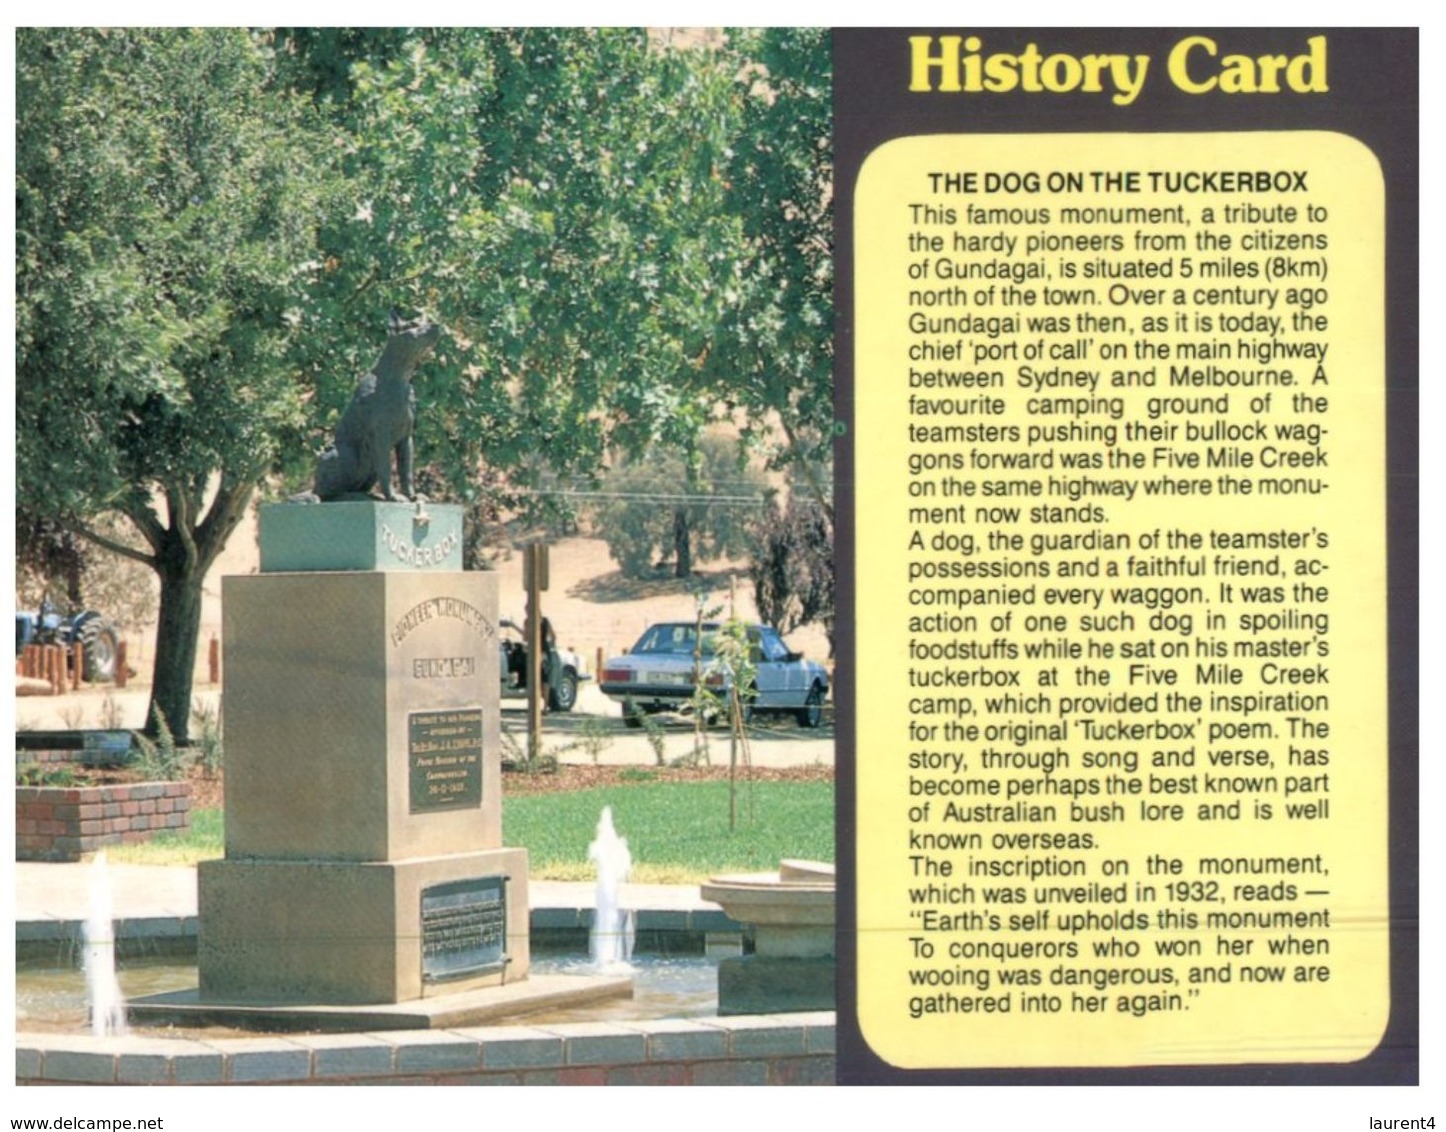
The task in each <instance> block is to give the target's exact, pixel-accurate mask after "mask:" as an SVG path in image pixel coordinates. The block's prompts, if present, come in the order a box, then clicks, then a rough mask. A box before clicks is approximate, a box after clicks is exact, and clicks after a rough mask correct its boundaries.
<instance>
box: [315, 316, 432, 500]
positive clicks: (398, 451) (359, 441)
mask: <svg viewBox="0 0 1446 1132" xmlns="http://www.w3.org/2000/svg"><path fill="white" fill-rule="evenodd" d="M388 331H389V335H388V338H387V344H386V346H385V347H384V348H383V349H382V354H381V357H379V358H378V359H377V361H376V364H375V365H373V366H372V368H371V370H370V372H368V373H366V374H364V375H363V376H362V378H361V380H360V381H358V382H357V387H356V392H355V393H353V394H352V399H351V403H350V404H349V405H347V407H346V411H345V412H344V413H342V416H341V421H340V423H339V424H338V425H337V426H336V440H335V442H334V443H333V444H332V446H331V447H330V448H328V449H327V450H326V451H325V452H323V453H322V454H321V455H320V456H319V457H318V458H317V461H316V475H315V477H314V480H313V487H312V490H311V491H310V492H304V493H302V495H300V496H297V497H296V498H297V499H298V500H306V501H311V500H317V501H320V502H323V503H325V502H331V501H334V500H341V499H358V498H361V499H370V498H375V496H374V495H373V494H372V492H373V489H380V491H381V496H382V498H383V499H388V500H395V501H399V502H406V501H408V500H410V499H411V498H412V494H413V492H412V425H413V423H414V421H415V419H416V409H415V396H414V394H413V392H412V377H413V375H414V374H415V373H416V369H417V366H418V365H420V364H421V363H422V361H424V360H425V359H426V358H427V356H428V355H429V354H431V352H432V350H433V348H434V347H435V346H436V345H437V341H438V340H439V339H440V338H441V337H442V328H441V327H440V326H438V325H436V324H435V323H433V322H430V321H429V320H428V319H427V318H425V317H420V318H416V319H412V320H404V319H402V318H401V317H399V316H398V315H397V314H396V312H393V313H392V315H391V317H390V319H389V320H388ZM393 455H395V456H396V471H397V485H396V489H395V490H393V487H392V457H393Z"/></svg>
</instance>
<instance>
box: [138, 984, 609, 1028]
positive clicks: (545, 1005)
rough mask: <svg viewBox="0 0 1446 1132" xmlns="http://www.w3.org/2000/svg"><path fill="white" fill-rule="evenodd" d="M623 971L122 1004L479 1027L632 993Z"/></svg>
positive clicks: (175, 1022) (272, 1022)
mask: <svg viewBox="0 0 1446 1132" xmlns="http://www.w3.org/2000/svg"><path fill="white" fill-rule="evenodd" d="M632 995H633V980H632V977H631V976H628V975H532V976H530V977H529V978H528V979H527V981H526V982H522V983H512V984H509V985H507V986H500V987H490V988H487V989H483V990H471V991H462V992H458V993H453V994H443V995H439V996H436V997H432V998H424V999H419V1000H417V1001H415V1002H402V1003H391V1004H380V1005H371V1006H335V1005H319V1004H316V1003H289V1004H286V1005H269V1004H268V1005H262V1004H259V1003H251V1002H224V1001H213V1000H211V999H208V998H203V997H202V995H201V992H200V991H199V990H186V991H171V992H168V993H166V994H153V995H146V996H144V997H141V998H136V999H132V1000H130V1001H129V1002H127V1003H126V1013H127V1016H128V1018H129V1020H130V1022H131V1024H132V1025H136V1026H186V1027H190V1026H229V1027H232V1028H234V1029H239V1030H257V1031H272V1032H287V1033H296V1032H313V1033H357V1032H364V1031H370V1030H442V1029H452V1028H455V1027H458V1026H481V1025H487V1024H489V1023H492V1022H501V1021H506V1020H510V1019H513V1018H519V1017H523V1016H525V1015H528V1014H536V1013H539V1012H541V1011H545V1010H547V1011H550V1010H563V1009H567V1008H570V1007H575V1006H586V1005H589V1004H591V1003H595V1002H602V1001H606V1000H610V999H620V998H631V997H632Z"/></svg>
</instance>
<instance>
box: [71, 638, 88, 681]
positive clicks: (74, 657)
mask: <svg viewBox="0 0 1446 1132" xmlns="http://www.w3.org/2000/svg"><path fill="white" fill-rule="evenodd" d="M70 663H71V670H70V687H71V690H72V691H79V690H80V677H81V673H83V672H84V671H85V646H84V645H83V644H81V643H80V642H79V641H76V642H75V644H73V645H71V646H70Z"/></svg>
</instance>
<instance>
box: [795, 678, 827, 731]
mask: <svg viewBox="0 0 1446 1132" xmlns="http://www.w3.org/2000/svg"><path fill="white" fill-rule="evenodd" d="M822 722H823V688H822V687H821V686H820V685H818V684H815V685H814V686H813V687H812V688H810V689H809V690H808V699H806V700H804V701H803V707H801V708H799V709H798V725H799V726H800V727H809V728H812V727H817V726H818V725H819V724H820V723H822Z"/></svg>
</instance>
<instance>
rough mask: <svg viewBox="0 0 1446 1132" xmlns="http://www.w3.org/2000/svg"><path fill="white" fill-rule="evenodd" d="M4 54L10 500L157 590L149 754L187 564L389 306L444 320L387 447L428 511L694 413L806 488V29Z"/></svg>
mask: <svg viewBox="0 0 1446 1132" xmlns="http://www.w3.org/2000/svg"><path fill="white" fill-rule="evenodd" d="M16 61H17V76H16V78H17V81H16V91H17V112H18V114H17V118H18V125H17V137H16V169H17V206H16V207H17V217H16V275H17V278H16V295H17V318H16V340H17V343H16V354H17V396H16V402H17V432H18V435H17V469H18V484H17V491H18V495H19V497H20V499H22V500H23V501H24V503H25V505H26V508H27V510H28V511H30V512H31V513H32V514H34V515H37V516H42V517H46V518H50V519H54V520H56V521H58V522H60V523H62V524H64V525H65V526H67V527H69V528H70V529H74V530H79V531H83V532H88V533H89V534H90V536H91V537H92V538H93V539H94V541H96V542H97V543H98V544H99V545H103V546H106V547H108V548H110V549H112V550H114V551H116V552H117V553H121V554H125V555H127V556H130V557H132V558H136V559H138V560H141V561H145V562H146V563H147V564H148V565H150V566H151V567H152V568H153V569H155V570H156V572H157V574H158V575H159V576H160V578H161V583H162V601H161V607H162V608H161V626H160V640H159V642H158V656H157V671H156V681H155V692H154V702H155V705H156V707H158V708H159V709H160V710H162V711H163V712H164V714H165V716H166V719H167V722H168V723H169V724H170V726H171V727H172V728H173V729H174V730H176V731H177V732H178V733H179V734H182V735H184V733H185V713H186V711H187V710H188V703H189V696H190V666H191V664H192V663H193V661H194V649H195V637H196V633H197V629H198V626H199V620H198V619H199V600H200V585H201V581H202V579H203V578H204V576H205V572H206V570H207V568H208V567H209V566H210V564H211V562H212V561H213V560H214V557H215V555H216V553H218V552H219V550H220V548H221V547H222V546H223V545H224V542H225V539H226V537H227V536H228V535H229V534H230V532H231V530H232V529H233V528H234V526H235V524H236V523H237V521H238V520H239V519H240V517H241V515H242V513H243V511H244V508H245V506H246V505H247V502H248V501H249V499H250V498H251V496H252V494H253V492H254V490H255V489H256V487H257V485H259V484H261V483H262V482H263V481H266V480H267V479H268V477H274V476H276V475H277V474H278V473H280V474H281V475H282V476H283V477H284V478H286V479H288V480H289V482H290V484H291V485H292V486H293V487H296V486H302V485H303V484H302V482H301V481H304V480H305V477H306V475H307V470H308V467H309V464H310V452H311V450H312V449H313V448H316V447H319V446H320V445H321V444H322V443H323V442H324V440H325V439H326V437H327V435H328V434H329V431H330V429H331V428H332V427H333V426H334V423H335V421H336V418H337V417H338V415H339V414H340V411H341V409H342V407H343V406H344V405H345V403H346V401H347V399H348V398H349V397H350V396H351V392H352V389H353V386H354V383H355V380H356V377H357V375H358V374H360V373H362V372H364V371H365V369H366V368H367V367H368V366H369V365H370V364H371V362H372V361H373V359H374V358H375V356H376V354H377V351H378V350H379V348H380V345H381V343H382V340H383V337H384V333H385V318H386V313H387V311H388V309H390V308H393V307H399V308H404V309H411V310H422V311H426V312H427V313H428V314H429V315H431V316H432V317H433V318H434V319H436V320H438V321H440V322H441V323H443V325H445V326H446V328H447V331H448V335H447V339H446V341H445V343H444V344H443V345H442V346H441V347H440V348H439V350H438V352H437V354H436V355H435V356H434V358H433V359H432V360H431V361H429V362H428V363H427V365H426V366H425V367H424V372H423V373H422V375H421V376H420V377H419V378H418V381H417V395H418V401H419V406H420V408H419V420H418V437H417V449H418V453H419V459H421V460H422V461H424V462H427V461H430V462H431V463H432V465H433V467H432V469H431V478H432V479H433V480H434V481H435V480H437V479H443V480H446V481H448V482H449V483H450V484H451V490H452V492H453V493H454V494H455V496H457V497H460V498H475V496H476V495H477V493H478V492H479V491H482V490H487V491H495V490H497V488H498V486H499V485H501V486H504V487H507V488H509V489H510V490H511V491H512V492H513V497H512V501H513V502H515V501H517V500H529V499H530V500H533V501H536V500H539V499H542V500H548V499H550V500H553V501H560V502H561V505H562V506H564V507H566V506H567V494H566V485H567V484H568V483H569V482H571V479H572V478H573V477H577V476H583V477H589V478H592V479H593V480H594V481H596V479H597V477H599V476H600V475H601V474H602V473H603V471H604V470H605V468H606V466H607V464H608V463H609V461H610V460H611V459H612V458H613V456H614V454H617V453H621V454H625V455H631V456H634V457H637V456H641V455H643V454H645V453H650V452H656V451H659V450H660V446H661V448H662V449H670V450H675V451H678V452H680V453H683V454H684V459H685V462H687V466H690V467H691V466H694V465H696V463H697V461H696V460H695V459H690V458H689V456H688V454H689V453H690V452H692V453H696V451H697V445H698V441H699V438H700V437H701V436H702V433H703V430H704V429H705V428H706V427H707V426H708V425H709V424H710V422H713V421H714V420H716V419H717V418H719V417H720V416H724V417H727V418H728V419H730V420H731V421H732V423H733V424H734V425H735V426H738V427H740V428H741V429H742V430H743V433H744V435H745V436H746V437H749V438H751V439H752V440H754V441H755V442H756V443H760V444H768V445H771V446H773V453H772V454H773V455H774V456H776V457H781V458H782V460H781V461H780V462H782V461H786V460H794V461H800V460H801V461H803V462H804V463H806V464H807V465H808V466H810V467H812V468H813V469H814V470H815V474H814V477H813V482H814V483H816V484H817V483H821V477H820V476H819V474H818V473H817V469H819V468H822V467H826V464H825V463H823V461H824V460H825V459H826V453H827V445H828V442H829V438H830V428H831V422H832V404H831V388H832V386H831V341H830V334H831V316H830V309H831V307H830V303H831V298H830V289H831V258H830V249H829V238H830V229H831V223H832V220H831V205H830V201H831V181H830V173H829V168H830V165H829V162H830V153H829V148H828V138H829V119H828V113H829V91H828V66H829V55H828V41H827V37H826V35H824V34H823V33H817V32H782V31H767V32H760V33H730V34H729V35H728V36H726V37H724V38H722V39H720V40H718V41H716V42H712V43H702V44H698V45H694V46H686V47H677V46H664V45H662V44H660V43H659V42H658V41H657V40H656V39H655V38H654V37H650V36H649V35H648V34H647V33H645V32H642V31H639V30H629V29H593V30H588V29H545V28H544V29H520V30H505V31H503V30H485V29H438V30H428V29H368V30H358V29H276V30H271V31H249V32H248V31H244V30H226V29H190V30H187V29H162V30H120V31H100V30H94V29H51V30H47V29H39V30H37V29H20V30H19V31H18V32H17V36H16ZM780 437H781V438H782V443H775V442H776V441H777V440H778V439H779V438H780ZM483 484H486V485H488V486H487V488H485V489H484V488H483V487H482V486H481V485H483ZM554 493H555V494H554ZM820 495H821V497H822V496H824V495H826V492H824V491H823V490H822V489H820ZM106 512H112V513H117V514H120V515H123V516H125V518H126V520H127V521H128V522H129V524H130V526H131V528H132V529H133V530H134V532H135V538H134V540H131V541H129V542H123V541H121V540H118V539H116V538H114V537H112V536H110V535H108V534H106V533H104V532H103V531H101V530H100V529H99V528H98V527H97V525H96V524H95V522H94V520H95V517H96V516H97V515H100V514H103V513H106ZM178 713H179V715H178Z"/></svg>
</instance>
